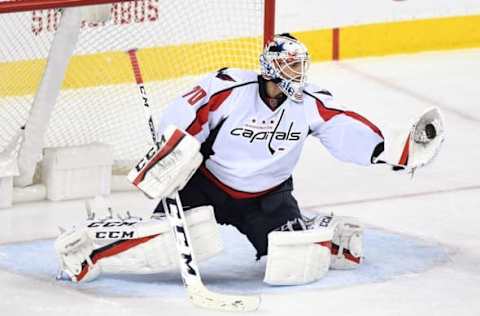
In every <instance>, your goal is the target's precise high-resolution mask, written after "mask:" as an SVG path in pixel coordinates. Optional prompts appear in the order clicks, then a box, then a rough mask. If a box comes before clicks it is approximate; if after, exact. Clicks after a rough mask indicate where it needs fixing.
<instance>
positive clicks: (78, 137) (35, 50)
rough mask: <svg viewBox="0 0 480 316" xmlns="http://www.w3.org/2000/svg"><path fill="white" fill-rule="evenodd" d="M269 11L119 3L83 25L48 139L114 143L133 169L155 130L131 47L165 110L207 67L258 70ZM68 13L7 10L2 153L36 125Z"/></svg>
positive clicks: (0, 77) (0, 89) (220, 3)
mask: <svg viewBox="0 0 480 316" xmlns="http://www.w3.org/2000/svg"><path fill="white" fill-rule="evenodd" d="M1 2H4V1H0V3H1ZM263 10H264V8H263V1H260V0H243V1H225V0H188V1H187V0H183V1H169V0H165V1H163V0H143V1H131V2H121V3H115V4H112V5H111V13H112V19H111V21H109V22H106V23H103V24H102V25H93V24H88V23H84V25H83V27H82V31H81V33H80V39H79V41H78V43H77V46H76V49H75V54H74V56H73V57H72V58H71V60H70V64H69V67H68V72H67V75H66V78H65V80H64V82H63V87H62V91H61V93H60V96H59V98H58V99H57V102H56V105H55V110H54V113H53V115H52V117H51V119H50V122H49V123H48V131H47V135H46V136H45V145H44V147H58V146H72V145H82V144H88V143H92V142H96V141H97V142H103V143H108V144H111V145H113V148H114V159H115V160H116V162H117V164H118V165H119V166H126V167H127V168H128V167H130V165H131V163H132V162H133V161H135V160H137V159H138V158H139V157H141V156H142V154H143V153H144V151H145V149H146V147H147V144H148V142H149V133H148V130H147V125H146V123H145V118H144V114H143V107H142V103H141V102H142V100H141V98H140V95H139V92H138V88H137V86H136V83H135V78H134V76H133V71H132V67H131V64H130V60H129V57H128V54H127V51H128V50H131V49H137V56H138V60H139V63H140V67H141V70H142V73H143V77H144V80H145V87H146V89H147V94H148V97H149V99H150V104H151V106H152V107H153V111H154V114H157V113H158V112H159V111H161V109H162V107H163V106H164V105H165V104H166V103H168V101H169V100H171V99H172V98H174V97H175V96H177V95H178V94H180V93H182V92H183V91H186V90H188V89H189V88H190V87H191V85H192V84H193V83H194V82H195V81H196V80H197V79H198V76H200V75H202V74H205V73H207V72H210V71H214V70H216V69H219V68H221V67H239V68H245V69H256V68H257V64H258V54H259V53H260V51H261V48H262V43H263ZM60 17H61V12H60V11H59V10H41V11H31V12H22V13H20V12H19V13H8V14H0V152H1V151H2V150H3V149H4V148H5V147H6V146H7V145H8V143H9V142H11V139H12V138H13V137H14V135H16V133H17V132H18V130H19V129H20V128H21V127H22V126H24V125H25V124H28V116H29V114H28V113H29V110H30V107H31V104H32V101H33V98H34V95H35V93H36V90H37V88H38V85H39V82H40V79H41V77H42V74H43V71H44V68H45V65H46V58H47V55H48V51H49V48H50V45H51V42H52V39H53V37H54V33H55V30H56V29H57V26H58V22H59V20H60ZM117 167H118V166H117ZM115 169H118V168H115Z"/></svg>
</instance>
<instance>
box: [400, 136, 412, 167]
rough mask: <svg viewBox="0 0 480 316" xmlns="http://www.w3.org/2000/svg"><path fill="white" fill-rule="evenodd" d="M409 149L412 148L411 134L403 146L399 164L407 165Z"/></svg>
mask: <svg viewBox="0 0 480 316" xmlns="http://www.w3.org/2000/svg"><path fill="white" fill-rule="evenodd" d="M409 149H410V135H408V137H407V141H406V142H405V145H404V146H403V151H402V156H400V161H399V162H398V164H399V165H402V166H406V165H407V164H408V152H409Z"/></svg>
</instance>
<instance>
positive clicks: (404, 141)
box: [374, 107, 445, 170]
mask: <svg viewBox="0 0 480 316" xmlns="http://www.w3.org/2000/svg"><path fill="white" fill-rule="evenodd" d="M444 140H445V127H444V121H443V117H442V114H441V112H440V110H439V109H438V108H436V107H432V108H429V109H427V110H425V111H424V112H423V113H422V114H421V115H420V117H419V118H418V119H416V120H415V121H414V123H413V125H412V126H411V127H410V129H408V130H405V131H401V130H396V131H390V133H385V144H384V146H385V148H384V150H383V152H382V153H381V154H380V155H379V156H378V157H376V158H375V159H374V162H375V163H387V164H389V165H391V166H393V167H394V170H398V169H406V170H414V169H416V168H419V167H423V166H425V165H427V164H429V163H430V162H432V161H433V160H434V159H435V157H436V156H437V155H438V153H439V152H440V148H441V145H442V143H443V141H444Z"/></svg>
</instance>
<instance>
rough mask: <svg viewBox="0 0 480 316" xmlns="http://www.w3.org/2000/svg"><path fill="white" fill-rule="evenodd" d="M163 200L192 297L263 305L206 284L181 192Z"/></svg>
mask: <svg viewBox="0 0 480 316" xmlns="http://www.w3.org/2000/svg"><path fill="white" fill-rule="evenodd" d="M128 55H129V57H130V63H131V66H132V70H133V73H134V75H135V81H136V83H137V86H138V89H139V92H140V95H141V97H142V101H143V106H144V113H145V118H146V120H147V122H148V126H149V130H150V133H151V136H152V141H153V144H154V145H155V144H156V143H157V137H156V133H155V125H154V122H153V118H152V112H151V109H150V104H149V101H148V97H147V93H146V90H145V86H144V84H143V78H142V73H141V69H140V65H139V63H138V58H137V51H136V49H132V50H129V51H128ZM162 204H163V207H164V209H165V213H166V215H167V218H168V220H169V222H170V225H171V226H172V229H173V231H174V235H175V243H176V246H177V251H178V254H179V260H180V271H181V274H182V279H183V284H184V285H185V288H186V289H187V293H188V297H189V299H190V301H191V302H192V303H193V304H194V305H196V306H199V307H203V308H209V309H216V310H222V311H254V310H257V309H258V307H259V306H260V296H247V295H235V294H221V293H216V292H212V291H210V290H209V289H207V288H206V287H205V285H204V284H203V282H202V279H201V276H200V271H199V269H198V264H197V260H196V259H195V255H194V253H193V249H192V243H191V237H190V233H189V231H188V226H187V225H186V220H185V214H184V211H183V206H182V202H181V201H180V196H179V194H178V192H176V193H175V195H174V198H173V199H172V198H164V199H162Z"/></svg>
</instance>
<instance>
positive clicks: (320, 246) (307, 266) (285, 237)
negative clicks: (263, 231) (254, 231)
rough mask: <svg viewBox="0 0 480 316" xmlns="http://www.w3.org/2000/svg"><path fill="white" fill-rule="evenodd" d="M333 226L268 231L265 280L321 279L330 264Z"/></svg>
mask: <svg viewBox="0 0 480 316" xmlns="http://www.w3.org/2000/svg"><path fill="white" fill-rule="evenodd" d="M332 237H333V230H332V229H323V228H322V229H312V230H304V231H273V232H271V233H270V234H268V256H267V267H266V271H265V278H264V282H265V283H268V284H271V285H298V284H306V283H310V282H313V281H316V280H318V279H320V278H322V277H323V276H324V275H325V273H327V271H328V268H329V266H330V258H331V254H330V247H331V240H332Z"/></svg>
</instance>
